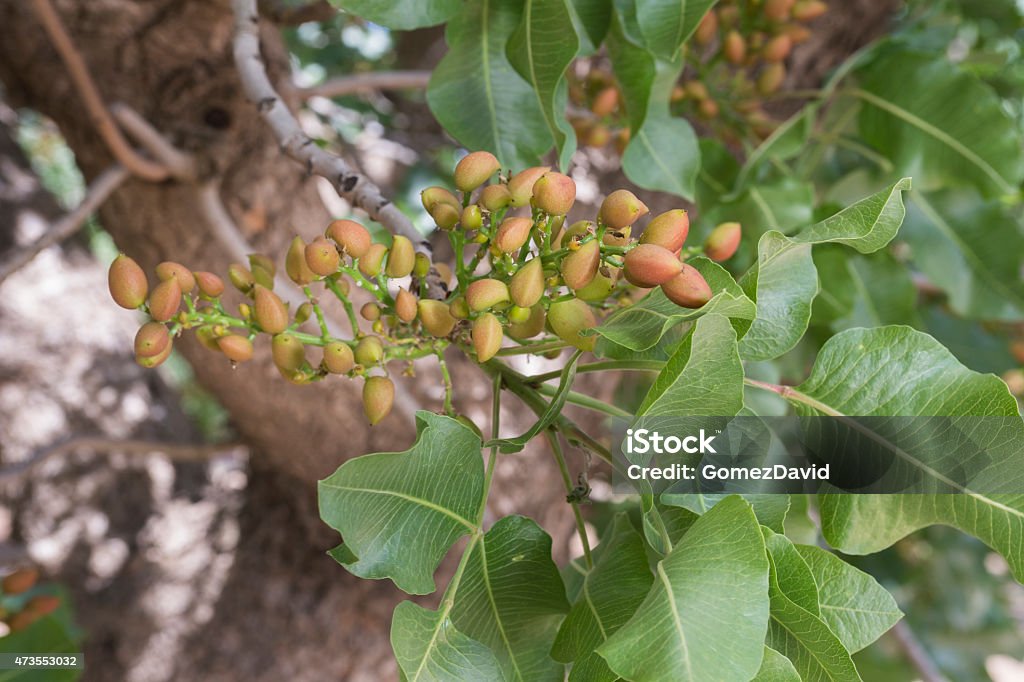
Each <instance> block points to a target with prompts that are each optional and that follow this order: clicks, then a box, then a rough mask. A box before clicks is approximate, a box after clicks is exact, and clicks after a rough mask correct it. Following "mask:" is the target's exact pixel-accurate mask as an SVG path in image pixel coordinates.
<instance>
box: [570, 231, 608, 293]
mask: <svg viewBox="0 0 1024 682" xmlns="http://www.w3.org/2000/svg"><path fill="white" fill-rule="evenodd" d="M600 264H601V244H600V242H598V241H597V240H596V239H591V240H590V241H588V242H586V243H584V244H581V245H580V248H579V249H577V250H576V251H573V252H572V253H570V254H569V255H568V256H566V257H565V258H563V259H562V264H561V272H562V281H563V282H565V285H566V286H567V287H569V288H570V289H572V290H573V291H576V290H577V289H582V288H583V287H585V286H587V285H588V284H590V282H591V281H592V280H593V279H594V275H596V274H597V267H598V266H599V265H600Z"/></svg>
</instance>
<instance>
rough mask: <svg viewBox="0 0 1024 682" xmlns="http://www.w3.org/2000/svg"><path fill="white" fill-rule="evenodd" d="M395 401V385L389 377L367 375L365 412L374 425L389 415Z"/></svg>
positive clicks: (364, 387)
mask: <svg viewBox="0 0 1024 682" xmlns="http://www.w3.org/2000/svg"><path fill="white" fill-rule="evenodd" d="M394 402H395V385H394V383H392V381H391V379H389V378H387V377H367V378H366V382H365V383H364V384H363V412H364V413H365V414H366V418H367V419H368V420H370V425H371V426H373V425H375V424H377V423H379V422H380V420H382V419H384V417H386V416H388V413H389V412H391V405H392V404H393V403H394Z"/></svg>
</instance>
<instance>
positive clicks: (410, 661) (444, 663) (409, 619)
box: [391, 601, 501, 682]
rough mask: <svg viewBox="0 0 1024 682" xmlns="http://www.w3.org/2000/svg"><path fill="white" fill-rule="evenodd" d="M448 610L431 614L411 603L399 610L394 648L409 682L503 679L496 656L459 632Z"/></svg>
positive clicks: (393, 631) (393, 628) (393, 633)
mask: <svg viewBox="0 0 1024 682" xmlns="http://www.w3.org/2000/svg"><path fill="white" fill-rule="evenodd" d="M448 615H449V614H448V610H447V609H445V610H442V611H441V612H434V611H430V610H429V609H425V608H423V607H422V606H419V605H418V604H413V603H412V602H411V601H404V602H402V603H401V604H399V605H398V607H397V608H395V615H394V617H393V618H392V620H391V648H392V649H394V651H395V658H396V659H397V661H398V667H399V668H401V670H402V674H403V675H404V679H405V680H407V681H408V682H428V681H429V682H442V681H444V682H465V681H469V680H478V681H479V682H490V681H491V680H500V679H501V667H500V666H499V665H498V659H497V658H495V656H494V653H493V652H492V651H491V650H490V649H488V648H487V647H486V646H484V645H483V644H481V643H480V642H478V641H476V640H474V639H471V638H469V637H467V636H466V635H464V634H462V633H461V632H459V631H458V630H457V629H456V628H455V626H454V625H453V624H452V622H451V620H450V619H449V617H448Z"/></svg>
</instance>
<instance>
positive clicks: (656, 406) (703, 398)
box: [637, 314, 743, 417]
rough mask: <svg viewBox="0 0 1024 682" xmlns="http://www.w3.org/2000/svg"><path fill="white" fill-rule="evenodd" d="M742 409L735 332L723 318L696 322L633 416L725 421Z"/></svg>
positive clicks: (741, 387)
mask: <svg viewBox="0 0 1024 682" xmlns="http://www.w3.org/2000/svg"><path fill="white" fill-rule="evenodd" d="M742 408H743V364H742V362H740V356H739V353H738V352H737V349H736V330H735V329H733V328H732V325H731V324H729V320H728V318H726V317H723V316H722V315H717V314H714V315H705V316H704V317H702V318H700V319H699V320H697V323H696V324H695V325H694V327H693V331H692V332H691V333H690V335H689V336H688V337H687V338H686V339H684V340H683V342H682V344H680V346H679V348H678V349H677V350H676V352H675V354H674V355H673V356H672V357H671V358H669V360H668V362H667V363H665V367H664V368H663V369H662V370H661V372H660V373H659V374H658V377H657V379H655V380H654V384H653V385H652V386H651V389H650V391H648V393H647V396H646V397H644V401H643V403H642V404H641V405H640V408H639V409H638V410H637V416H640V415H644V416H658V415H671V416H688V415H710V416H716V417H729V416H732V415H735V414H736V413H737V412H739V411H740V410H741V409H742Z"/></svg>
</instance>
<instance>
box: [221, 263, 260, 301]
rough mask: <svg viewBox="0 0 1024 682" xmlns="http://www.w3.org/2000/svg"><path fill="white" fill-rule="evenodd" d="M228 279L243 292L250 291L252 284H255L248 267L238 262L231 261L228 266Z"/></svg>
mask: <svg viewBox="0 0 1024 682" xmlns="http://www.w3.org/2000/svg"><path fill="white" fill-rule="evenodd" d="M228 281H230V282H231V284H232V286H234V287H235V288H236V289H238V290H239V291H241V292H242V293H243V294H247V293H249V292H250V291H252V287H253V285H254V284H256V280H255V279H254V278H253V276H252V273H251V272H249V268H247V267H245V266H244V265H240V264H238V263H232V264H231V265H229V266H228Z"/></svg>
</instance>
